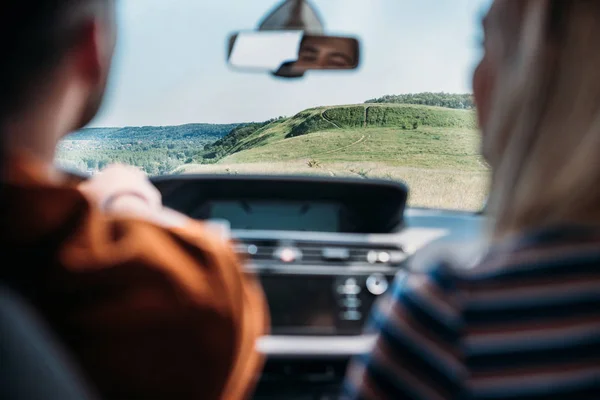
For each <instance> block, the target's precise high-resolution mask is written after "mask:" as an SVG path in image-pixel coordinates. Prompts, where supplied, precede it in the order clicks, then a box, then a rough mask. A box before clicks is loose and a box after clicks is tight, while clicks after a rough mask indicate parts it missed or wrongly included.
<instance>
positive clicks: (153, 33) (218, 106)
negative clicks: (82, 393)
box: [92, 0, 490, 126]
mask: <svg viewBox="0 0 600 400" xmlns="http://www.w3.org/2000/svg"><path fill="white" fill-rule="evenodd" d="M312 2H313V4H314V5H315V6H316V7H317V8H318V9H319V11H320V14H321V15H322V17H323V19H324V21H325V26H326V29H327V31H328V33H335V34H351V35H353V36H358V37H359V38H360V39H361V43H362V50H363V58H362V65H361V67H360V69H359V70H357V71H354V72H318V73H314V72H313V73H311V74H310V75H307V77H306V78H304V79H302V80H291V81H286V80H281V79H277V78H273V77H271V76H269V75H268V74H261V73H241V72H239V71H234V70H232V69H230V68H229V67H228V66H227V63H226V61H225V58H226V56H225V52H226V48H225V47H226V46H225V44H226V40H227V37H228V35H229V34H230V33H231V32H234V31H239V30H249V29H254V28H256V25H257V24H258V22H259V21H260V20H261V19H262V17H263V16H264V15H265V14H266V12H267V11H268V10H269V9H270V8H271V7H273V6H274V5H276V4H278V3H279V0H210V1H209V0H169V1H166V0H121V1H120V2H118V4H119V10H118V12H119V22H120V26H119V39H118V44H117V51H116V55H115V60H114V67H113V71H112V74H111V79H110V83H109V88H108V93H107V98H106V101H105V104H104V106H103V108H102V110H101V112H100V114H99V116H98V117H97V118H96V119H95V120H94V121H93V122H92V126H135V125H177V124H184V123H194V122H210V123H230V122H247V121H262V120H266V119H269V118H272V117H277V116H280V115H293V114H295V113H297V112H298V111H301V110H303V109H305V108H309V107H314V106H320V105H334V104H350V103H362V102H364V101H365V100H367V99H369V98H373V97H379V96H382V95H385V94H400V93H413V92H422V91H445V92H470V91H471V76H470V75H471V73H472V70H473V67H474V66H475V64H476V62H477V61H478V58H479V57H480V49H479V47H478V44H477V41H478V38H479V37H480V27H479V19H480V17H481V15H482V12H483V11H484V10H485V9H486V7H487V6H488V5H489V3H490V0H313V1H312Z"/></svg>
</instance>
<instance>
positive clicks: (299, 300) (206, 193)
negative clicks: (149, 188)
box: [153, 175, 483, 399]
mask: <svg viewBox="0 0 600 400" xmlns="http://www.w3.org/2000/svg"><path fill="white" fill-rule="evenodd" d="M153 183H154V184H155V185H156V187H157V188H158V189H159V191H160V192H161V194H162V195H163V202H164V204H165V205H166V206H168V207H170V208H173V209H175V210H177V211H179V212H182V213H184V214H186V215H188V216H190V217H192V218H194V219H198V220H203V221H206V222H207V223H210V224H215V225H218V226H219V227H220V228H222V229H223V230H224V231H226V232H228V234H229V236H230V238H231V239H232V242H233V245H234V247H235V249H236V251H237V252H238V253H239V254H240V256H241V257H242V259H243V260H245V263H246V265H245V267H246V269H247V271H249V272H252V273H255V274H256V275H257V276H258V277H259V279H260V281H261V284H262V286H263V288H264V291H265V294H266V297H267V300H268V303H269V309H270V314H271V333H270V335H269V336H265V337H263V338H261V339H260V340H259V341H258V343H257V348H258V350H259V351H260V352H262V353H264V354H265V355H266V356H267V363H266V366H265V369H264V372H263V375H262V378H261V381H260V383H259V386H258V389H257V392H256V394H255V397H254V398H256V399H276V398H277V399H280V398H286V399H296V398H297V399H334V398H338V397H337V395H338V393H339V391H340V385H341V382H342V380H343V376H344V373H345V369H346V366H347V363H348V360H349V359H350V358H351V357H352V356H354V355H358V354H363V353H365V352H368V351H369V349H370V348H371V346H372V345H373V342H374V337H373V336H372V335H369V334H368V333H366V331H365V325H366V323H367V320H368V315H369V313H370V310H371V308H372V307H373V306H374V304H375V303H376V301H377V299H378V298H380V297H381V296H383V295H384V294H385V293H386V292H387V291H388V290H389V288H390V287H391V285H392V283H393V281H394V279H402V278H403V277H404V276H405V275H406V274H407V272H408V270H409V265H410V262H411V259H412V258H413V256H414V254H415V253H416V252H417V251H418V250H420V249H423V248H424V247H425V246H429V245H432V244H433V243H443V242H445V243H446V244H450V245H451V243H454V242H460V241H469V240H472V239H474V238H477V237H479V236H480V234H481V230H482V221H483V219H482V217H480V216H478V215H475V214H470V213H460V212H444V211H436V210H425V209H406V202H407V198H408V189H407V188H406V187H405V186H404V185H402V184H400V183H396V182H391V181H379V180H364V179H340V178H321V177H308V176H305V177H290V176H237V175H224V176H215V175H185V176H168V177H158V178H154V179H153Z"/></svg>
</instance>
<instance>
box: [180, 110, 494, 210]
mask: <svg viewBox="0 0 600 400" xmlns="http://www.w3.org/2000/svg"><path fill="white" fill-rule="evenodd" d="M476 126H477V124H476V117H475V112H474V111H472V110H461V109H451V108H440V107H431V106H422V105H409V104H395V103H386V104H376V103H366V104H361V105H345V106H337V107H319V108H313V109H309V110H305V111H302V112H300V113H298V114H297V115H295V116H293V117H291V118H280V119H277V120H271V121H267V122H263V123H252V124H247V125H244V126H239V127H237V128H236V129H234V130H233V131H232V132H231V133H230V134H229V135H227V136H225V137H223V138H222V139H220V140H218V141H216V142H214V143H212V144H208V145H206V146H205V150H204V151H203V152H201V153H200V154H198V155H197V156H196V157H195V161H196V162H198V161H199V162H201V164H194V163H191V164H187V165H184V166H182V167H180V168H178V169H176V170H175V173H226V174H227V173H228V174H238V173H240V174H243V173H258V174H310V175H328V176H351V177H362V178H383V179H391V180H401V181H404V182H406V183H407V184H408V186H409V187H410V188H411V195H410V204H411V205H418V206H425V207H434V208H452V209H466V210H474V209H479V208H480V207H481V205H482V204H483V201H484V199H485V198H486V195H487V187H488V178H489V175H488V168H487V166H486V164H485V163H484V162H483V160H482V158H481V156H480V154H479V153H480V151H479V147H480V144H479V143H480V139H479V133H478V131H477V129H476Z"/></svg>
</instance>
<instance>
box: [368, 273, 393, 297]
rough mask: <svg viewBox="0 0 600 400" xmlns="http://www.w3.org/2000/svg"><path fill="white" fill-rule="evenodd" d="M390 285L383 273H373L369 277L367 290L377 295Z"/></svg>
mask: <svg viewBox="0 0 600 400" xmlns="http://www.w3.org/2000/svg"><path fill="white" fill-rule="evenodd" d="M388 287H389V283H388V281H387V278H386V277H385V276H384V275H382V274H373V275H371V276H369V277H368V278H367V290H368V291H369V292H370V293H371V294H374V295H375V296H379V295H382V294H384V293H385V292H386V291H387V290H388Z"/></svg>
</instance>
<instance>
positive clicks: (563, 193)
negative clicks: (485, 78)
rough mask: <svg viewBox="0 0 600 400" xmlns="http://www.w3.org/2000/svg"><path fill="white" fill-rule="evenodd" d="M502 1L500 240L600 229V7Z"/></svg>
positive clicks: (491, 155) (493, 142)
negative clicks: (535, 231) (559, 229)
mask: <svg viewBox="0 0 600 400" xmlns="http://www.w3.org/2000/svg"><path fill="white" fill-rule="evenodd" d="M497 1H498V2H499V3H498V4H497V8H498V10H497V13H498V14H497V19H496V22H497V23H498V24H499V29H498V31H499V32H500V33H499V35H500V36H501V42H502V49H501V56H500V59H501V61H500V65H498V75H497V81H496V84H495V90H494V94H493V98H492V99H491V113H490V118H489V120H488V123H487V124H486V127H485V129H484V130H485V135H486V137H485V140H484V142H485V147H484V152H485V153H486V156H487V157H488V160H489V161H490V164H491V165H492V167H493V170H494V173H493V179H492V194H491V196H490V203H489V206H490V209H491V210H490V211H491V213H492V214H493V215H494V217H495V235H496V236H497V237H498V236H505V235H507V234H511V233H516V232H519V231H523V230H527V229H532V228H538V227H542V226H547V225H554V224H562V223H571V222H575V223H600V1H599V0H497Z"/></svg>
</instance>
